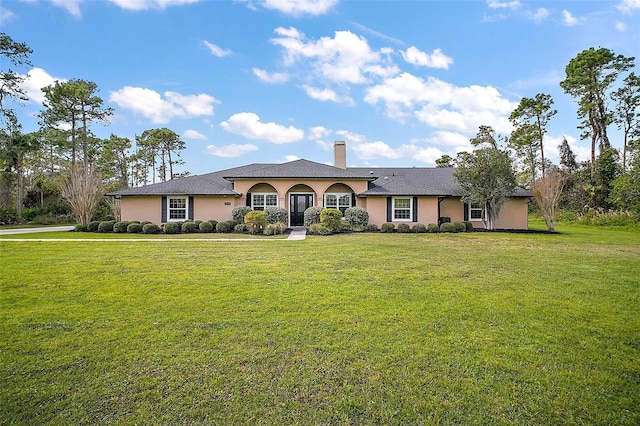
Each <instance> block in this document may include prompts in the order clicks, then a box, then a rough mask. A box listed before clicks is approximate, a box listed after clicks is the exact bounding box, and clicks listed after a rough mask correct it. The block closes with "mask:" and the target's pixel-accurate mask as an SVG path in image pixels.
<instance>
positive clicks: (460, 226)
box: [453, 222, 467, 232]
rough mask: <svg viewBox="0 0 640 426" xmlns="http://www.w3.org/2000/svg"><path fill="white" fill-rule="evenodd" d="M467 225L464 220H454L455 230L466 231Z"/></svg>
mask: <svg viewBox="0 0 640 426" xmlns="http://www.w3.org/2000/svg"><path fill="white" fill-rule="evenodd" d="M466 230H467V225H465V224H464V222H453V232H465V231H466Z"/></svg>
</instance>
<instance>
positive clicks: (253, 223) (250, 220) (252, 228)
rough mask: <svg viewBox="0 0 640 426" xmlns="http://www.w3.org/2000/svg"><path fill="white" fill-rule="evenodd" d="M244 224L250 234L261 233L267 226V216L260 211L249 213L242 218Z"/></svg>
mask: <svg viewBox="0 0 640 426" xmlns="http://www.w3.org/2000/svg"><path fill="white" fill-rule="evenodd" d="M244 223H245V224H246V225H247V226H246V229H248V230H249V232H251V233H252V234H255V233H257V232H262V231H263V230H264V227H265V226H266V225H267V214H266V213H265V212H264V211H261V210H255V211H251V212H249V213H247V214H246V216H245V217H244Z"/></svg>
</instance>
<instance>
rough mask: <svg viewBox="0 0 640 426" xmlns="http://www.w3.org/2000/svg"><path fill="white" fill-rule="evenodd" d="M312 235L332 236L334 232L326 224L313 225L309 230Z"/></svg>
mask: <svg viewBox="0 0 640 426" xmlns="http://www.w3.org/2000/svg"><path fill="white" fill-rule="evenodd" d="M308 231H309V233H310V234H313V235H331V234H333V232H332V231H331V229H329V227H328V226H326V225H325V224H324V223H313V224H311V225H310V226H309V229H308Z"/></svg>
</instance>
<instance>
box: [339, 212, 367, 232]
mask: <svg viewBox="0 0 640 426" xmlns="http://www.w3.org/2000/svg"><path fill="white" fill-rule="evenodd" d="M344 219H345V220H346V221H347V223H348V224H349V225H351V226H353V227H355V228H358V227H365V226H367V225H368V224H369V213H368V212H367V211H366V210H365V209H363V208H362V207H349V208H348V209H347V210H345V212H344Z"/></svg>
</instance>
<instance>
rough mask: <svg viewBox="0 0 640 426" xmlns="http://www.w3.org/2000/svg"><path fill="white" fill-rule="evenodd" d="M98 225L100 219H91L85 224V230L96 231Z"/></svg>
mask: <svg viewBox="0 0 640 426" xmlns="http://www.w3.org/2000/svg"><path fill="white" fill-rule="evenodd" d="M98 226H100V221H99V220H92V221H91V222H89V224H88V225H87V231H89V232H98Z"/></svg>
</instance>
